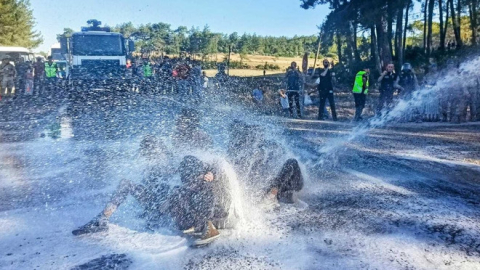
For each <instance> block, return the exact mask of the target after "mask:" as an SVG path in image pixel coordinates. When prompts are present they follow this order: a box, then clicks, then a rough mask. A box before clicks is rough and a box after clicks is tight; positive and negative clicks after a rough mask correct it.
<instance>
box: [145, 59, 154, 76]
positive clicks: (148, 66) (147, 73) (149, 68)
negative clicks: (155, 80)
mask: <svg viewBox="0 0 480 270" xmlns="http://www.w3.org/2000/svg"><path fill="white" fill-rule="evenodd" d="M143 77H145V78H151V77H153V69H152V65H151V64H150V61H148V60H145V61H144V63H143Z"/></svg>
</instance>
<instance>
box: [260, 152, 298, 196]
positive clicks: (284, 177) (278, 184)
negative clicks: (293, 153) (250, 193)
mask: <svg viewBox="0 0 480 270" xmlns="http://www.w3.org/2000/svg"><path fill="white" fill-rule="evenodd" d="M303 185H304V180H303V176H302V171H301V170H300V166H299V165H298V161H297V160H296V159H289V160H287V161H286V162H285V164H284V165H283V167H282V169H281V170H280V172H279V173H278V175H277V177H275V178H274V179H273V181H272V184H271V186H270V189H272V188H277V189H278V194H277V199H278V200H279V201H286V202H291V200H292V195H293V193H294V192H298V191H300V190H302V188H303ZM270 189H269V190H270ZM267 192H268V190H267Z"/></svg>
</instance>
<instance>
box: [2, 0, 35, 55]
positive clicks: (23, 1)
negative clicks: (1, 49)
mask: <svg viewBox="0 0 480 270" xmlns="http://www.w3.org/2000/svg"><path fill="white" fill-rule="evenodd" d="M34 26H35V20H34V18H33V14H32V10H31V8H30V2H29V1H28V0H0V45H2V46H21V47H27V48H35V47H38V45H40V44H41V43H42V42H43V39H42V36H41V34H40V33H38V32H35V31H34V30H33V28H34Z"/></svg>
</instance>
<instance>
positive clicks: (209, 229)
mask: <svg viewBox="0 0 480 270" xmlns="http://www.w3.org/2000/svg"><path fill="white" fill-rule="evenodd" d="M219 236H220V232H218V230H217V229H216V228H215V226H214V225H213V223H212V222H211V221H208V222H207V226H206V227H205V229H204V230H203V234H202V236H201V237H200V238H199V239H197V240H195V242H193V245H194V246H204V245H207V244H210V243H212V242H213V241H214V240H215V239H217V238H218V237H219Z"/></svg>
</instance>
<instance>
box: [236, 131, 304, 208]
mask: <svg viewBox="0 0 480 270" xmlns="http://www.w3.org/2000/svg"><path fill="white" fill-rule="evenodd" d="M230 129H231V132H232V133H231V134H230V141H229V146H228V155H229V157H230V159H231V160H232V161H233V165H234V167H235V171H236V172H237V175H239V176H240V177H241V178H242V179H243V181H244V182H245V183H246V184H247V191H248V192H249V193H250V194H252V195H253V197H257V198H262V197H263V196H264V195H265V193H266V192H269V191H270V190H271V189H272V188H277V189H278V190H279V193H278V194H280V196H281V197H282V198H283V197H284V196H290V195H287V194H293V192H297V191H300V190H301V189H302V188H303V176H302V172H301V170H300V167H299V165H298V161H297V160H295V159H288V160H287V161H286V162H284V160H285V156H286V155H287V153H286V152H285V149H283V147H281V146H280V145H279V144H278V143H277V142H275V141H272V140H264V139H262V138H263V137H264V135H263V133H262V132H263V131H262V130H261V129H259V128H258V127H256V126H251V125H247V124H244V123H242V122H237V123H234V124H233V125H232V126H231V127H230ZM276 172H279V173H278V174H277V175H276V176H273V175H275V173H276ZM272 177H274V178H272Z"/></svg>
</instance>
